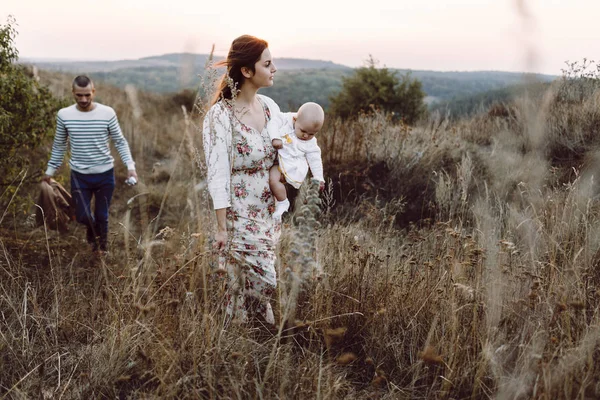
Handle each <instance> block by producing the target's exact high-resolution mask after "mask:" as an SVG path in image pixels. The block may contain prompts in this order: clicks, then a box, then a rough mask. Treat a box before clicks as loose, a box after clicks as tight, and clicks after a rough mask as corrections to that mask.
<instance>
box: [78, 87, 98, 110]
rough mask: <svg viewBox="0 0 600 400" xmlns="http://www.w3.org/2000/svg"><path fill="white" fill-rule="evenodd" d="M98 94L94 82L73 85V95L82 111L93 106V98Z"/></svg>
mask: <svg viewBox="0 0 600 400" xmlns="http://www.w3.org/2000/svg"><path fill="white" fill-rule="evenodd" d="M95 94H96V89H94V86H93V85H92V84H89V85H87V86H86V87H80V86H77V85H75V86H73V97H74V98H75V101H76V102H77V107H78V108H79V109H80V110H81V111H89V110H90V109H91V108H92V100H93V99H94V95H95Z"/></svg>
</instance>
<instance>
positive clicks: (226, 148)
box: [202, 103, 232, 210]
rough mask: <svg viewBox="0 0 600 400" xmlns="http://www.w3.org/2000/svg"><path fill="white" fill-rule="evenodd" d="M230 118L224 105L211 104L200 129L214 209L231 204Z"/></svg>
mask: <svg viewBox="0 0 600 400" xmlns="http://www.w3.org/2000/svg"><path fill="white" fill-rule="evenodd" d="M231 135H232V132H231V120H230V118H229V112H228V111H227V109H225V107H224V106H223V105H222V104H220V103H217V104H215V105H213V106H212V107H211V108H210V110H209V111H208V113H207V114H206V117H205V118H204V124H203V129H202V139H203V143H204V156H205V157H206V165H207V169H208V172H207V177H206V180H207V183H208V191H209V192H210V197H212V200H213V207H214V208H215V210H218V209H221V208H227V207H229V206H231V164H230V162H231V161H230V155H231Z"/></svg>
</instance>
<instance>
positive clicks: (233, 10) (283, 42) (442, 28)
mask: <svg viewBox="0 0 600 400" xmlns="http://www.w3.org/2000/svg"><path fill="white" fill-rule="evenodd" d="M349 3H350V1H348V0H297V1H294V2H289V1H281V0H279V1H249V0H244V1H241V0H224V1H218V0H217V1H215V0H78V1H75V0H2V5H1V6H0V23H2V24H5V23H6V18H7V16H8V15H9V14H12V15H13V16H14V17H15V18H16V19H17V24H18V27H17V29H18V31H19V35H18V37H17V48H18V49H19V52H20V56H21V57H25V58H61V59H75V60H116V59H131V58H139V57H146V56H152V55H160V54H164V53H175V52H182V51H190V52H196V53H208V52H209V51H210V49H211V46H212V44H213V43H214V44H215V46H216V52H217V54H219V55H225V54H226V53H227V50H228V48H229V45H230V44H231V41H232V40H233V39H234V38H236V37H237V36H239V35H242V34H246V33H247V34H251V35H254V36H258V37H261V38H263V39H265V40H267V41H268V42H269V48H270V50H271V53H272V55H273V58H274V61H275V63H276V62H277V57H295V58H310V59H321V60H329V61H333V62H336V63H340V64H344V65H348V66H351V67H357V66H361V65H363V64H364V60H365V59H367V58H368V56H369V54H372V55H373V57H374V58H375V59H377V60H379V61H380V65H381V66H387V67H390V68H409V69H429V70H439V71H456V70H459V71H472V70H501V71H532V72H542V73H549V74H555V75H559V74H560V73H561V68H564V67H565V64H564V62H565V61H566V60H570V61H576V60H582V59H583V58H584V57H587V58H588V59H596V58H600V29H598V28H597V18H598V17H599V16H600V1H598V0H412V1H407V0H368V1H360V2H356V5H354V4H353V5H349ZM352 3H354V2H352Z"/></svg>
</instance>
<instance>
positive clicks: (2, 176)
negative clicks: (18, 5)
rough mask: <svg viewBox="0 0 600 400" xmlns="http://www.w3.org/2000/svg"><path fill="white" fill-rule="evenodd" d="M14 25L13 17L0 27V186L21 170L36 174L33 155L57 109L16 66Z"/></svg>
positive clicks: (28, 74) (33, 78)
mask: <svg viewBox="0 0 600 400" xmlns="http://www.w3.org/2000/svg"><path fill="white" fill-rule="evenodd" d="M15 25H16V23H15V19H14V18H13V17H8V19H7V23H6V24H5V25H0V153H1V154H2V157H0V184H2V185H3V186H6V185H7V184H10V182H12V181H13V180H14V178H15V177H16V176H17V174H19V173H20V172H21V171H23V170H26V169H30V170H32V171H34V172H37V173H38V174H39V173H40V171H39V169H40V168H39V166H38V165H35V164H34V160H35V158H36V157H35V156H34V151H35V150H36V149H38V148H39V146H40V144H42V143H43V141H44V140H45V139H48V138H50V137H51V136H52V134H53V131H54V123H55V121H54V114H55V112H56V110H57V109H58V108H60V105H61V102H60V101H59V100H57V99H55V98H54V97H53V96H52V94H51V93H50V91H49V90H48V88H46V87H45V86H43V85H41V84H40V83H39V82H38V80H37V77H36V76H34V74H33V73H32V72H31V71H30V70H29V69H28V68H27V67H25V66H23V65H19V64H17V63H16V62H17V60H18V54H19V53H18V51H17V49H16V48H15V45H14V39H15V37H16V35H17V31H16V29H15ZM35 161H37V162H40V161H41V160H40V159H39V158H38V159H37V160H35ZM29 176H30V177H31V174H29ZM33 177H35V174H34V175H33Z"/></svg>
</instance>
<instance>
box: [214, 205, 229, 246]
mask: <svg viewBox="0 0 600 400" xmlns="http://www.w3.org/2000/svg"><path fill="white" fill-rule="evenodd" d="M215 213H216V214H217V233H215V243H214V244H213V246H214V247H215V249H217V250H222V249H224V248H225V245H226V244H227V216H226V215H227V209H226V208H219V209H217V210H215Z"/></svg>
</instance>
